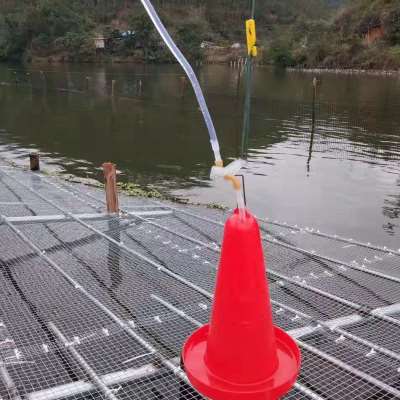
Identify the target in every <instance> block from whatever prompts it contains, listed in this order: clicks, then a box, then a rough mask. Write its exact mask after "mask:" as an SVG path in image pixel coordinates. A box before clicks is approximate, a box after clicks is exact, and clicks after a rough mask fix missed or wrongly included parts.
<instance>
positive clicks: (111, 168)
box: [103, 162, 119, 213]
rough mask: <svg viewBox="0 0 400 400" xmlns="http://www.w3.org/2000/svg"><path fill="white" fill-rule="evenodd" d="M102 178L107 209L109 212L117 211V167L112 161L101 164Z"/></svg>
mask: <svg viewBox="0 0 400 400" xmlns="http://www.w3.org/2000/svg"><path fill="white" fill-rule="evenodd" d="M103 173H104V180H105V184H106V201H107V211H108V212H109V213H118V212H119V201H118V190H117V168H116V166H115V164H113V163H110V162H108V163H104V164H103Z"/></svg>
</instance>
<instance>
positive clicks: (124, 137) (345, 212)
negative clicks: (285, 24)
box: [0, 65, 400, 284]
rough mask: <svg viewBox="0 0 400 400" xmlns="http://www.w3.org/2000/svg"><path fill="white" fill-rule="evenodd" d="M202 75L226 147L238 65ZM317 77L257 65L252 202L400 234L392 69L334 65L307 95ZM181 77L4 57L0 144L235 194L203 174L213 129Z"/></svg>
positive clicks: (231, 135)
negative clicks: (380, 73)
mask: <svg viewBox="0 0 400 400" xmlns="http://www.w3.org/2000/svg"><path fill="white" fill-rule="evenodd" d="M198 73H199V79H200V82H201V84H202V85H203V87H204V88H205V90H206V96H207V99H208V101H209V105H210V109H211V110H212V114H213V116H214V118H215V123H216V127H217V131H218V132H219V136H220V139H221V143H222V149H223V153H224V157H225V158H226V159H232V158H234V157H236V156H237V155H238V152H239V150H240V149H239V147H240V143H241V128H242V105H243V98H242V97H243V77H242V75H241V74H242V72H241V70H238V69H231V68H228V67H224V66H207V67H204V68H202V69H200V70H199V71H198ZM87 77H89V79H87ZM312 80H313V76H312V75H310V74H300V73H285V72H282V71H281V72H277V71H272V70H269V69H261V68H260V69H256V70H255V79H254V88H253V106H252V130H251V136H250V138H249V164H248V167H247V169H246V171H245V172H246V183H247V195H248V201H249V204H250V206H251V207H252V208H253V209H254V210H255V211H256V212H258V213H259V214H261V215H266V214H273V215H274V216H276V217H281V218H280V219H284V220H288V221H293V222H296V223H302V222H304V224H311V223H313V224H315V225H316V226H319V227H321V226H322V227H324V226H325V227H326V229H328V230H331V231H337V232H341V233H345V232H344V230H346V229H347V230H348V233H349V235H350V234H351V235H353V236H355V237H356V236H357V237H360V235H361V236H363V235H365V237H366V240H368V241H370V240H373V239H374V238H375V239H376V241H378V242H380V243H383V244H388V240H389V241H390V240H391V239H393V241H394V240H395V239H396V238H397V239H398V238H399V223H398V220H399V218H400V216H399V211H398V209H399V195H398V194H397V192H398V187H399V183H398V176H399V172H400V170H399V160H400V131H399V127H400V121H399V120H400V115H399V114H398V112H397V110H398V100H397V99H398V98H399V95H400V81H399V80H397V79H394V78H381V77H368V76H357V77H354V76H340V75H338V76H336V75H329V74H328V75H324V76H322V77H321V78H320V80H321V86H320V88H319V91H318V98H317V99H316V98H315V97H314V100H313V96H315V93H313V85H312ZM113 82H114V83H113ZM183 82H184V80H183V75H182V73H181V71H180V69H179V68H178V67H176V66H173V65H172V66H162V67H160V66H158V67H156V66H124V65H123V66H117V67H116V66H95V67H93V66H62V67H57V68H52V67H50V66H46V68H45V67H42V68H41V69H39V68H38V69H35V70H33V71H32V70H31V69H25V70H24V69H22V68H21V67H18V68H17V71H14V69H13V67H1V68H0V143H2V144H3V147H2V151H3V152H7V154H8V155H11V156H13V157H15V158H16V159H17V160H19V159H20V162H25V154H26V152H27V151H30V150H31V149H34V150H40V151H41V153H42V154H43V155H44V158H45V161H46V160H47V162H48V163H49V164H51V166H52V168H55V169H57V170H62V171H65V172H67V173H73V174H77V175H80V176H87V177H94V178H99V177H100V171H99V169H98V167H99V166H100V165H101V164H102V163H103V162H104V161H109V160H112V161H113V162H115V163H117V164H118V168H119V169H120V170H121V171H123V175H122V177H121V179H125V180H131V181H135V182H136V183H139V184H144V185H156V186H157V187H160V188H162V189H164V190H168V191H170V192H173V193H175V194H179V195H183V196H187V197H190V198H192V199H194V200H199V201H204V202H210V201H211V202H224V203H226V204H227V205H232V206H233V205H234V204H232V199H231V196H230V193H229V192H228V191H227V190H226V188H225V187H221V186H218V185H215V184H214V183H211V182H210V181H209V179H208V176H209V170H210V165H211V164H212V154H211V151H210V147H209V143H208V136H207V133H206V130H205V126H204V123H203V121H202V118H201V114H200V111H199V110H198V107H197V104H196V102H195V99H194V96H193V94H192V92H191V90H190V88H189V87H188V86H186V85H187V84H184V83H183ZM1 83H2V84H1ZM113 88H114V89H113ZM112 93H114V96H111V94H112ZM311 167H312V168H311ZM394 188H395V189H394ZM394 191H395V192H394ZM393 192H394V194H393ZM388 193H391V194H390V195H388ZM382 227H383V228H382ZM110 250H111V252H112V253H115V252H114V251H113V249H110ZM116 281H118V279H116ZM116 284H118V283H117V282H116Z"/></svg>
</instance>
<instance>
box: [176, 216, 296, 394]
mask: <svg viewBox="0 0 400 400" xmlns="http://www.w3.org/2000/svg"><path fill="white" fill-rule="evenodd" d="M182 361H183V365H184V368H185V372H186V374H187V376H188V378H189V380H190V382H191V383H192V385H193V386H194V387H195V388H196V389H197V390H198V391H199V392H200V393H201V394H203V395H204V396H206V397H208V398H209V399H211V400H276V399H279V398H280V397H281V396H283V395H284V394H286V393H287V392H288V391H289V390H290V389H291V388H292V386H293V385H294V383H295V381H296V378H297V375H298V373H299V369H300V351H299V349H298V347H297V345H296V343H295V341H294V340H293V339H292V338H291V337H290V336H289V335H288V334H286V333H285V332H284V331H282V330H281V329H279V328H277V327H275V326H274V325H273V321H272V311H271V304H270V296H269V289H268V283H267V279H266V274H265V264H264V256H263V250H262V246H261V238H260V229H259V226H258V223H257V221H256V219H255V218H254V217H253V216H252V215H251V214H250V213H249V212H248V211H246V214H245V216H244V217H243V216H240V215H239V211H238V210H236V211H235V213H234V215H233V216H231V217H230V218H229V219H228V221H227V223H226V225H225V232H224V242H223V247H222V255H221V260H220V264H219V270H218V277H217V286H216V291H215V298H214V306H213V312H212V317H211V322H210V324H209V325H206V326H203V327H202V328H200V329H199V330H197V331H196V332H195V333H194V334H193V335H192V336H191V337H190V338H189V339H188V341H187V342H186V344H185V346H184V348H183V353H182Z"/></svg>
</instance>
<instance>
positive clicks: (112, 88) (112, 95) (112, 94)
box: [111, 79, 117, 97]
mask: <svg viewBox="0 0 400 400" xmlns="http://www.w3.org/2000/svg"><path fill="white" fill-rule="evenodd" d="M116 83H117V81H116V80H114V79H113V80H112V81H111V97H114V95H115V84H116Z"/></svg>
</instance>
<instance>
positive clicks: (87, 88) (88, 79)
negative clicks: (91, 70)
mask: <svg viewBox="0 0 400 400" xmlns="http://www.w3.org/2000/svg"><path fill="white" fill-rule="evenodd" d="M86 90H87V91H89V90H90V76H87V77H86Z"/></svg>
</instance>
